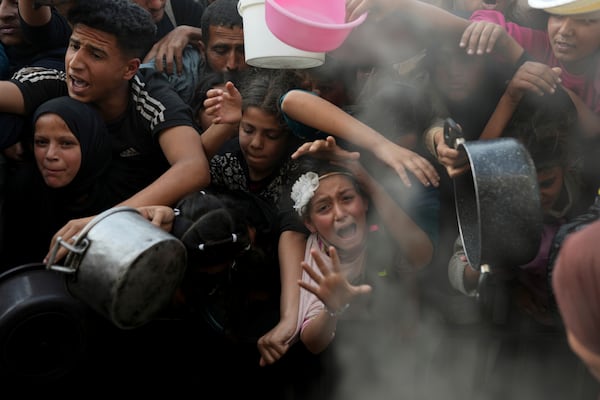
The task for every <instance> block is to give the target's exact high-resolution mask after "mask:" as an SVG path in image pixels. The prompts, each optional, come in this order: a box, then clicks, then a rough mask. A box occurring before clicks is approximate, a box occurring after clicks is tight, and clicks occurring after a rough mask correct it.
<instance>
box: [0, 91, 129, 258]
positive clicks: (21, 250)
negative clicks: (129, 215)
mask: <svg viewBox="0 0 600 400" xmlns="http://www.w3.org/2000/svg"><path fill="white" fill-rule="evenodd" d="M32 122H33V127H34V130H33V131H34V133H33V141H32V143H31V146H32V152H31V153H32V154H33V159H30V160H27V161H24V162H23V163H21V165H20V166H19V167H18V168H17V169H15V170H14V171H13V172H12V173H11V175H10V176H9V185H10V186H9V189H8V190H7V192H6V193H7V194H6V196H7V198H6V204H5V207H6V209H5V212H6V215H5V221H4V230H3V232H4V235H3V238H2V241H3V246H2V249H3V253H2V254H3V255H2V260H1V261H0V263H2V266H3V267H4V268H6V267H11V266H17V265H21V264H23V263H28V262H41V261H42V260H43V258H44V256H45V255H46V253H47V252H48V246H49V244H50V241H51V239H52V235H53V234H54V233H55V232H56V231H57V230H58V229H59V228H60V227H61V226H63V225H64V224H65V223H66V222H67V221H69V220H70V219H74V218H80V217H84V216H87V215H94V214H97V213H99V212H101V211H103V210H105V209H107V208H110V207H112V206H113V205H115V204H117V203H118V201H117V200H118V199H117V198H116V197H114V196H112V195H111V193H110V192H109V191H108V190H107V188H106V181H105V176H106V171H107V170H108V168H109V165H110V162H111V148H110V139H109V136H108V132H107V130H106V126H105V123H104V121H103V120H102V118H101V116H100V114H99V113H98V112H97V111H96V109H94V108H93V107H92V106H90V105H88V104H85V103H81V102H79V101H77V100H74V99H72V98H69V97H68V96H65V97H59V98H55V99H52V100H49V101H47V102H46V103H44V104H42V105H41V106H40V107H39V108H38V109H37V110H36V112H35V113H34V116H33V121H32Z"/></svg>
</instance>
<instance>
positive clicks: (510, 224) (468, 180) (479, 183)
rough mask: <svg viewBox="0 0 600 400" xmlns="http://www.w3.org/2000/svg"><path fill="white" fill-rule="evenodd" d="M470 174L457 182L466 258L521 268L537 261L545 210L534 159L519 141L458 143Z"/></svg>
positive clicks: (479, 263)
mask: <svg viewBox="0 0 600 400" xmlns="http://www.w3.org/2000/svg"><path fill="white" fill-rule="evenodd" d="M457 148H458V149H459V150H460V149H464V150H465V152H466V154H467V157H468V159H469V164H470V171H469V172H467V173H464V174H462V175H460V176H458V177H456V178H454V180H453V181H454V196H455V200H456V213H457V218H458V225H459V230H460V236H461V239H462V242H463V245H464V248H465V253H466V256H467V260H468V261H469V263H470V264H471V265H472V266H473V267H474V268H480V267H481V266H482V265H486V264H487V265H489V266H491V267H493V268H497V267H516V266H519V265H523V264H525V263H527V262H528V261H530V260H531V259H533V258H534V257H535V256H536V254H537V252H538V248H539V244H540V238H541V233H542V223H543V221H542V208H541V203H540V192H539V187H538V183H537V173H536V170H535V166H534V164H533V161H532V159H531V157H530V155H529V153H528V152H527V150H526V149H525V147H524V146H523V145H522V144H521V143H520V142H519V141H517V140H516V139H513V138H500V139H493V140H476V141H466V142H463V143H461V144H460V145H458V147H457Z"/></svg>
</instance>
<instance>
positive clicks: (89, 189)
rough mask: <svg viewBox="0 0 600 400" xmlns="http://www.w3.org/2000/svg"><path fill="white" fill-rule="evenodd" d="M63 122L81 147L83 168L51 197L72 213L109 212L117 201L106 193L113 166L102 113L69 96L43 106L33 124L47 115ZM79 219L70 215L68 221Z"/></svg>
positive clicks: (55, 190) (49, 101) (50, 101)
mask: <svg viewBox="0 0 600 400" xmlns="http://www.w3.org/2000/svg"><path fill="white" fill-rule="evenodd" d="M49 113H51V114H57V115H58V116H59V117H60V118H62V119H63V120H64V121H65V123H66V124H67V126H68V127H69V129H70V130H71V132H72V133H73V135H75V137H76V138H77V140H78V141H79V144H80V147H81V166H80V168H79V171H78V172H77V175H75V178H74V179H73V180H72V181H71V183H69V184H68V185H67V186H65V187H62V188H59V189H52V190H51V192H52V193H53V194H52V195H53V196H55V197H57V200H60V201H61V204H62V205H63V206H66V207H67V209H69V210H70V211H71V212H72V213H74V214H78V213H83V214H86V213H87V214H89V215H81V216H90V215H93V214H94V213H97V212H99V211H102V210H104V209H106V208H109V207H110V206H111V205H112V203H113V202H114V201H112V200H111V199H110V195H109V193H108V192H107V190H106V185H105V179H104V176H105V175H106V171H107V170H108V168H109V165H110V162H111V144H110V136H109V134H108V131H107V129H106V124H105V122H104V120H103V119H102V117H101V116H100V114H99V112H98V111H97V110H96V109H95V108H93V107H92V106H91V105H89V104H86V103H82V102H80V101H77V100H75V99H72V98H70V97H68V96H64V97H57V98H54V99H52V100H48V101H47V102H45V103H43V104H42V105H41V106H39V107H38V109H37V110H36V111H35V113H34V116H33V124H34V126H35V122H36V121H37V120H38V118H39V117H40V116H42V115H44V114H49ZM73 217H77V215H69V218H73Z"/></svg>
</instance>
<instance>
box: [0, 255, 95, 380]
mask: <svg viewBox="0 0 600 400" xmlns="http://www.w3.org/2000/svg"><path fill="white" fill-rule="evenodd" d="M88 311H89V308H88V306H87V305H85V304H84V303H83V302H81V301H79V300H77V299H76V298H74V297H73V296H71V295H70V294H69V292H68V290H67V288H66V286H65V281H64V277H63V275H62V274H60V273H57V272H54V271H48V270H47V269H46V268H45V265H44V264H42V263H37V264H25V265H22V266H19V267H15V268H12V269H10V270H8V271H5V272H3V273H2V274H0V382H2V381H4V382H7V383H8V382H10V383H15V382H19V383H23V382H24V383H27V384H31V383H46V382H51V381H53V380H55V379H58V378H61V377H63V376H65V375H67V374H68V373H70V372H71V371H73V370H75V368H76V367H77V366H78V365H79V362H80V361H82V360H83V358H84V356H85V354H86V350H87V333H88V332H87V329H88V327H87V323H86V316H87V313H88Z"/></svg>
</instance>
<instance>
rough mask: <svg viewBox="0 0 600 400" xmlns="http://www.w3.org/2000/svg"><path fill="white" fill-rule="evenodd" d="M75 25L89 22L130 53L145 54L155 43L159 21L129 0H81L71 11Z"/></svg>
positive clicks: (141, 55) (132, 54) (141, 56)
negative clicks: (108, 34)
mask: <svg viewBox="0 0 600 400" xmlns="http://www.w3.org/2000/svg"><path fill="white" fill-rule="evenodd" d="M68 20H69V23H70V24H71V25H72V26H75V25H77V24H82V25H86V26H88V27H90V28H93V29H97V30H100V31H102V32H106V33H110V34H112V35H114V36H115V37H116V39H117V43H118V45H119V48H120V49H121V50H122V51H123V52H124V53H125V54H127V55H128V56H132V57H139V58H143V57H144V55H146V53H147V52H148V51H149V50H150V48H151V47H152V45H153V43H154V38H155V35H156V24H155V23H154V21H153V20H152V16H151V15H150V13H149V12H148V11H147V10H145V9H144V8H142V7H140V6H139V5H137V4H135V3H134V2H133V1H130V0H79V2H78V3H76V4H75V5H74V6H73V7H72V8H70V9H69V12H68Z"/></svg>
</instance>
